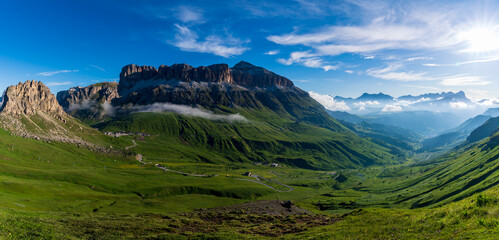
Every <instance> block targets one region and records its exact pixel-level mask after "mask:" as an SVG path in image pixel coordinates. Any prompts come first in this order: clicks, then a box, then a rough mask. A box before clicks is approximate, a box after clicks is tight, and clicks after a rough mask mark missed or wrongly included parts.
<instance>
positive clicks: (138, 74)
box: [120, 64, 158, 88]
mask: <svg viewBox="0 0 499 240" xmlns="http://www.w3.org/2000/svg"><path fill="white" fill-rule="evenodd" d="M156 74H158V70H156V68H155V67H151V66H138V65H135V64H130V65H126V66H124V67H123V68H122V69H121V73H120V84H122V87H125V88H129V87H132V86H133V84H134V82H137V81H141V80H150V79H152V78H153V77H154V76H156Z"/></svg>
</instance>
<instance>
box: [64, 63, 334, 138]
mask: <svg viewBox="0 0 499 240" xmlns="http://www.w3.org/2000/svg"><path fill="white" fill-rule="evenodd" d="M106 89H107V90H106ZM117 89H118V92H117V93H116V91H115V89H113V90H110V87H102V88H101V87H100V86H99V87H96V86H89V87H87V88H77V89H76V88H73V89H70V90H68V91H65V92H61V93H59V94H58V100H59V102H60V103H61V105H62V106H64V108H65V109H66V111H67V112H69V113H70V114H71V115H72V116H75V117H78V118H80V119H89V118H90V119H102V118H103V117H104V116H105V115H106V112H105V111H106V109H104V108H102V107H101V108H98V107H96V106H94V105H91V104H89V99H90V100H92V99H95V97H94V96H96V95H98V96H100V97H103V95H105V96H106V97H105V99H106V101H111V102H112V110H113V113H117V115H122V114H127V113H128V112H129V109H131V108H132V107H134V106H135V107H136V106H140V105H142V106H144V105H151V104H156V103H173V104H182V105H189V106H201V107H203V108H206V109H215V108H219V107H221V106H224V107H230V108H237V107H243V108H249V109H254V110H260V109H263V108H267V109H269V110H271V111H274V112H276V113H278V114H280V115H281V116H284V117H287V118H292V119H294V120H298V121H307V122H313V123H315V124H317V125H320V126H324V127H328V128H334V129H338V128H339V127H338V126H333V125H334V124H331V121H330V120H331V118H330V117H329V115H327V113H326V112H325V110H324V108H323V107H322V106H321V105H320V104H319V103H317V102H316V101H315V100H313V99H312V98H310V96H309V95H308V93H307V92H305V91H303V90H301V89H299V88H297V87H295V86H294V84H293V82H291V81H290V80H289V79H287V78H285V77H282V76H279V75H277V74H275V73H273V72H271V71H269V70H266V69H264V68H262V67H257V66H254V65H252V64H250V63H247V62H240V63H238V64H236V65H235V66H234V67H233V68H229V67H228V65H227V64H215V65H210V66H207V67H203V66H201V67H197V68H195V67H192V66H190V65H187V64H174V65H172V66H165V65H161V66H160V67H159V68H158V69H156V68H154V67H150V66H137V65H134V64H131V65H127V66H125V67H123V69H122V71H121V73H120V82H119V85H118V87H117ZM102 91H105V93H102ZM106 93H107V94H106ZM109 93H112V94H109ZM118 93H119V94H118ZM118 95H119V96H118ZM101 102H102V101H101ZM72 106H80V107H73V108H72Z"/></svg>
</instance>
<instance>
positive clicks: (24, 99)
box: [0, 80, 97, 148]
mask: <svg viewBox="0 0 499 240" xmlns="http://www.w3.org/2000/svg"><path fill="white" fill-rule="evenodd" d="M0 127H2V128H4V129H6V130H9V131H10V132H11V133H12V134H14V135H18V136H21V137H24V138H32V139H37V140H44V141H60V142H68V143H74V144H78V145H83V146H87V147H92V148H96V146H94V145H93V144H89V143H87V142H86V141H84V140H82V138H81V137H80V136H83V135H89V134H97V131H95V130H94V129H91V128H89V127H87V126H86V125H84V124H82V123H81V122H80V121H78V120H76V119H74V118H73V117H71V116H69V115H68V114H67V113H66V112H65V111H64V110H63V108H62V107H61V105H59V103H58V102H57V100H56V97H55V96H54V95H53V94H52V93H51V92H50V89H49V88H48V87H47V86H45V85H44V84H43V83H42V82H39V81H34V80H30V81H26V82H24V83H19V84H17V85H14V86H10V87H8V88H7V90H6V91H5V93H4V96H3V104H2V107H1V108H0Z"/></svg>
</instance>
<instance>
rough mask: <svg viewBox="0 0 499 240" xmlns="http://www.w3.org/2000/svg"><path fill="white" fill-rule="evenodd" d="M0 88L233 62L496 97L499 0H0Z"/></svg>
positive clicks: (308, 84) (338, 87)
mask: <svg viewBox="0 0 499 240" xmlns="http://www.w3.org/2000/svg"><path fill="white" fill-rule="evenodd" d="M0 29H1V31H2V37H1V38H0V72H1V75H0V78H1V81H0V90H1V91H3V90H4V89H5V88H6V87H7V86H9V85H12V84H16V83H18V82H20V81H25V80H28V79H35V80H41V81H43V82H44V83H45V84H47V85H48V86H49V87H50V88H51V89H52V91H53V92H54V93H55V92H58V91H60V90H64V89H68V88H70V87H72V86H77V85H79V86H86V85H89V84H92V83H96V82H102V81H115V80H118V77H119V73H120V71H121V68H122V67H123V66H124V65H126V64H130V63H135V64H139V65H152V66H155V67H158V66H159V65H161V64H167V65H171V64H174V63H188V64H191V65H193V66H200V65H210V64H214V63H227V64H229V65H230V66H233V65H234V64H235V63H237V62H239V61H240V60H245V61H248V62H251V63H253V64H255V65H259V66H263V67H265V68H267V69H269V70H271V71H274V72H276V73H278V74H280V75H283V76H286V77H288V78H289V79H291V80H293V81H294V82H295V84H296V85H297V86H299V87H300V88H302V89H304V90H307V91H313V92H315V93H317V94H322V95H332V96H335V95H340V96H346V97H357V96H360V95H361V94H362V93H363V92H370V93H377V92H384V93H387V94H390V95H392V96H395V97H397V96H401V95H405V94H413V95H415V94H421V93H426V92H441V91H459V90H464V91H465V92H466V94H467V95H469V96H471V97H475V98H499V81H498V79H497V76H498V73H499V1H376V0H370V1H360V0H344V1H325V0H322V1H312V0H295V1H271V0H265V1H259V0H256V1H255V0H232V1H216V0H212V1H160V0H156V1H149V0H143V1H131V0H122V1H107V0H99V1H93V0H86V1H83V0H72V1H67V0H64V1H52V0H47V1H26V0H18V1H3V2H2V3H0Z"/></svg>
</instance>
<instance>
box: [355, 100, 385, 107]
mask: <svg viewBox="0 0 499 240" xmlns="http://www.w3.org/2000/svg"><path fill="white" fill-rule="evenodd" d="M353 105H355V106H357V107H359V106H362V107H365V106H376V105H379V102H378V101H363V102H355V103H353Z"/></svg>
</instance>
